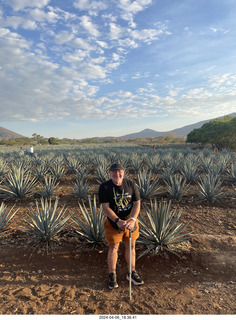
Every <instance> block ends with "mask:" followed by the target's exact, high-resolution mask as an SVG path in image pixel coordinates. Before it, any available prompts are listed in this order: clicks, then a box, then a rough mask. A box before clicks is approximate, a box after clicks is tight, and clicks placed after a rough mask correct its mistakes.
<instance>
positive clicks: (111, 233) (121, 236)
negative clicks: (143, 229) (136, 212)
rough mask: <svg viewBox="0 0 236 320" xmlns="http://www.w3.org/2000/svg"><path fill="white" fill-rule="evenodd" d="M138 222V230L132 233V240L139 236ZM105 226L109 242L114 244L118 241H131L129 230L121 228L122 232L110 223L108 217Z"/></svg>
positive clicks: (137, 227)
mask: <svg viewBox="0 0 236 320" xmlns="http://www.w3.org/2000/svg"><path fill="white" fill-rule="evenodd" d="M135 223H136V230H135V231H133V232H132V233H131V239H132V241H135V240H137V239H138V237H139V224H138V221H136V222H135ZM104 228H105V236H106V242H107V243H108V244H113V243H117V242H121V241H122V240H124V241H129V230H127V229H125V230H120V232H119V231H118V230H117V229H115V228H113V227H112V225H111V224H110V222H109V220H108V219H106V220H105V222H104Z"/></svg>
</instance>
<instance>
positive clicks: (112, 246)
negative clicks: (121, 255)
mask: <svg viewBox="0 0 236 320" xmlns="http://www.w3.org/2000/svg"><path fill="white" fill-rule="evenodd" d="M119 245H120V243H119V242H115V243H112V244H109V250H110V251H111V252H116V251H118V249H119Z"/></svg>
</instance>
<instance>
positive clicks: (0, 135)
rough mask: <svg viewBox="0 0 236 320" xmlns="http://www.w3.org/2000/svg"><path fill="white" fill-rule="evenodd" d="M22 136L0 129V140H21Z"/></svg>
mask: <svg viewBox="0 0 236 320" xmlns="http://www.w3.org/2000/svg"><path fill="white" fill-rule="evenodd" d="M23 137H24V136H22V135H20V134H18V133H15V132H13V131H10V130H8V129H5V128H3V127H0V140H9V139H16V138H23Z"/></svg>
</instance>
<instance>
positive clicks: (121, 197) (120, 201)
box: [113, 188, 132, 211]
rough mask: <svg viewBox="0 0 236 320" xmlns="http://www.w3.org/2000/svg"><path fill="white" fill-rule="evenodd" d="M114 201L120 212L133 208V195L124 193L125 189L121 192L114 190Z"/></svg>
mask: <svg viewBox="0 0 236 320" xmlns="http://www.w3.org/2000/svg"><path fill="white" fill-rule="evenodd" d="M113 195H114V201H115V204H116V208H117V210H118V211H127V210H130V209H131V207H132V204H131V195H130V194H129V193H128V192H126V193H125V192H124V189H123V190H122V191H121V193H120V191H118V190H116V189H115V188H113Z"/></svg>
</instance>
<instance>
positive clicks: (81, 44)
mask: <svg viewBox="0 0 236 320" xmlns="http://www.w3.org/2000/svg"><path fill="white" fill-rule="evenodd" d="M73 44H74V46H75V47H78V48H81V49H84V50H88V51H92V50H96V49H97V46H95V45H93V44H91V43H90V41H89V40H86V39H82V38H76V39H75V40H74V41H73Z"/></svg>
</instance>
